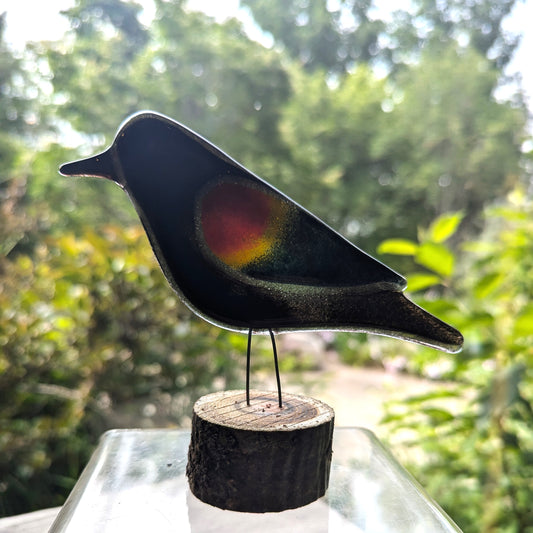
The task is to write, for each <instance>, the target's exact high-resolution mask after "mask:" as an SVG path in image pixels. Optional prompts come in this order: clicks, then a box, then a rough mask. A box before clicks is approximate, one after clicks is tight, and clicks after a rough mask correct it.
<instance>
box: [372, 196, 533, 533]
mask: <svg viewBox="0 0 533 533" xmlns="http://www.w3.org/2000/svg"><path fill="white" fill-rule="evenodd" d="M460 218H461V216H460V215H459V214H452V215H448V216H443V217H441V218H440V219H439V220H438V221H437V222H436V223H434V225H433V226H432V227H431V228H430V230H429V231H427V232H422V234H421V239H420V241H419V242H418V243H414V242H391V241H388V242H385V243H383V245H382V247H381V250H382V251H383V252H391V253H392V252H393V253H405V254H408V255H410V256H411V257H412V258H413V259H414V262H415V263H417V264H418V266H423V267H424V270H423V271H418V272H417V273H416V274H413V275H412V276H409V277H408V281H409V285H408V288H409V287H411V288H412V287H413V286H414V287H417V288H420V289H421V290H422V289H424V293H423V294H424V298H422V300H423V301H422V302H421V303H422V304H423V305H424V306H425V307H426V308H428V309H430V310H432V311H435V312H436V313H437V314H438V315H439V316H441V317H443V318H445V319H447V320H448V321H450V322H451V323H453V324H454V325H456V326H458V327H459V329H460V330H461V331H462V332H463V334H464V336H465V347H464V350H463V352H462V353H460V354H457V355H449V354H442V353H438V352H434V351H430V350H426V349H420V350H417V351H416V353H415V356H414V357H413V358H412V360H411V361H410V362H409V365H410V368H411V369H412V370H414V371H417V372H419V373H423V374H426V375H432V377H434V378H438V379H441V380H445V381H446V383H443V386H442V388H440V389H439V390H438V391H437V392H435V393H431V394H426V395H423V396H418V397H413V398H410V399H407V400H404V401H403V402H401V403H394V404H391V405H389V406H388V414H387V416H386V417H385V422H388V423H389V428H390V429H391V432H392V437H391V438H392V442H393V443H394V444H393V445H394V447H395V448H396V449H400V450H401V449H405V448H407V450H411V451H413V450H416V451H417V452H418V455H417V457H418V460H416V461H415V460H413V455H410V454H408V455H407V458H408V462H409V463H410V468H411V469H412V470H413V472H414V473H415V476H416V477H417V478H418V479H419V480H420V481H421V482H422V484H423V485H424V486H425V487H426V488H427V489H428V490H429V492H430V493H431V494H432V495H434V497H435V498H436V499H437V501H438V502H439V503H440V504H441V505H442V506H443V507H444V508H445V509H446V510H447V511H448V512H449V514H450V515H451V516H452V517H453V518H454V519H455V520H456V521H457V523H458V524H459V526H460V527H461V528H462V529H463V530H464V531H465V533H468V532H474V531H482V532H489V531H502V532H518V531H520V532H526V531H533V510H532V507H531V501H532V500H533V486H532V485H531V479H532V478H533V407H532V404H533V365H532V364H531V363H532V361H533V349H532V341H533V305H532V303H531V301H530V296H531V294H533V276H532V275H531V274H532V272H533V203H532V202H531V200H529V199H527V197H526V196H525V195H524V194H523V193H522V192H521V191H515V192H513V193H512V194H511V195H510V196H509V198H508V201H507V202H506V203H505V204H502V205H499V206H498V207H494V208H491V209H489V210H488V211H487V213H486V229H485V232H484V233H483V235H482V236H481V237H480V238H479V239H478V240H476V241H475V242H470V243H468V244H466V245H464V246H463V247H462V251H461V252H460V254H455V253H453V252H452V250H451V249H450V248H449V247H448V246H447V244H446V241H447V240H448V238H450V237H451V236H452V234H453V232H454V230H455V228H456V226H457V224H458V223H459V222H460ZM424 280H425V281H424ZM417 283H418V285H417ZM452 287H453V288H454V291H453V293H452V291H451V288H452ZM418 301H421V299H418ZM420 453H422V459H420ZM409 458H410V460H409Z"/></svg>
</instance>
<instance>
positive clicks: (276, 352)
mask: <svg viewBox="0 0 533 533" xmlns="http://www.w3.org/2000/svg"><path fill="white" fill-rule="evenodd" d="M268 332H269V333H270V340H271V341H272V351H273V352H274V366H275V367H276V382H277V384H278V405H279V408H280V409H281V408H282V407H283V402H282V400H281V379H280V377H279V365H278V350H277V349H276V341H275V339H274V333H272V330H271V329H270V328H268Z"/></svg>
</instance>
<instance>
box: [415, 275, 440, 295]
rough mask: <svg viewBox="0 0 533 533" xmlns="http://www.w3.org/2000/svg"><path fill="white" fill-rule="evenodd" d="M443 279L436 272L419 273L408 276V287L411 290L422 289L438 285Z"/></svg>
mask: <svg viewBox="0 0 533 533" xmlns="http://www.w3.org/2000/svg"><path fill="white" fill-rule="evenodd" d="M441 281H442V279H441V278H440V276H437V275H436V274H424V273H417V274H411V275H409V276H407V287H408V289H409V291H411V292H416V291H422V290H424V289H427V288H429V287H433V286H434V285H438V284H439V283H440V282H441Z"/></svg>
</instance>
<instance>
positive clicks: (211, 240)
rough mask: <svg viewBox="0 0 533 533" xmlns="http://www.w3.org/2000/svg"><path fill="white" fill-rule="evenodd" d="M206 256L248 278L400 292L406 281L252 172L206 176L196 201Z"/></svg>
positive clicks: (201, 240) (201, 238)
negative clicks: (208, 179)
mask: <svg viewBox="0 0 533 533" xmlns="http://www.w3.org/2000/svg"><path fill="white" fill-rule="evenodd" d="M196 218H197V223H196V227H197V229H198V232H199V236H200V242H201V243H202V247H203V249H204V251H205V253H206V255H207V256H209V257H211V258H212V259H213V260H215V261H216V262H217V263H218V265H219V266H222V267H224V268H226V269H231V270H233V271H234V272H235V274H236V275H238V276H246V277H248V278H249V280H250V281H252V280H254V279H255V280H257V281H258V282H261V281H266V282H275V283H286V284H291V285H311V286H315V287H317V286H318V287H351V288H352V289H357V288H360V290H361V291H364V290H367V289H368V288H370V287H372V288H373V289H375V288H379V289H389V290H394V291H401V290H403V289H404V288H405V285H406V282H405V279H404V278H403V277H402V276H400V275H399V274H397V273H396V272H394V271H393V270H391V269H390V268H388V267H387V266H385V265H384V264H382V263H381V262H379V261H377V260H376V259H374V258H372V257H370V256H369V255H368V254H366V253H365V252H363V251H362V250H360V249H359V248H357V247H356V246H354V245H353V244H351V243H350V242H349V241H348V240H346V239H345V238H344V237H342V236H341V235H339V234H338V233H337V232H335V231H334V230H332V229H331V228H329V227H328V226H327V225H326V224H324V223H323V222H321V221H320V220H319V219H318V218H316V217H315V216H313V215H312V214H310V213H309V212H308V211H306V210H305V209H303V208H302V207H301V206H299V205H298V204H296V203H295V202H293V201H292V200H290V199H289V198H287V197H286V196H284V195H282V194H281V193H279V192H278V191H276V190H275V189H274V188H272V187H270V186H269V185H268V184H266V183H265V182H263V181H261V180H259V179H257V178H255V176H246V177H245V178H242V177H238V176H224V177H221V178H220V179H218V180H215V181H212V182H211V183H210V184H209V186H208V187H207V188H205V189H204V190H203V191H202V193H201V194H200V197H199V201H198V205H197V216H196Z"/></svg>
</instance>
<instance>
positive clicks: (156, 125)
mask: <svg viewBox="0 0 533 533" xmlns="http://www.w3.org/2000/svg"><path fill="white" fill-rule="evenodd" d="M60 172H61V173H62V174H64V175H69V176H71V175H79V176H100V177H104V178H107V179H109V180H112V181H114V182H116V183H117V184H118V185H119V186H120V187H122V188H123V189H124V190H125V191H126V192H127V193H128V195H129V197H130V199H131V201H132V202H133V204H134V206H135V209H136V210H137V213H138V214H139V217H140V219H141V221H142V223H143V225H144V228H145V230H146V233H147V234H148V237H149V240H150V243H151V245H152V247H153V249H154V252H155V255H156V257H157V259H158V261H159V264H160V265H161V268H162V270H163V272H164V274H165V276H166V278H167V280H168V282H169V283H170V285H171V286H172V287H173V289H174V290H175V291H176V292H177V293H178V294H179V296H180V297H181V298H182V299H183V301H184V302H185V303H186V304H187V305H188V306H189V307H190V308H191V309H192V310H193V311H195V312H196V313H197V314H198V315H200V316H201V317H203V318H204V319H206V320H208V321H209V322H212V323H213V324H216V325H218V326H221V327H223V328H227V329H230V330H236V331H246V332H248V334H249V341H250V338H251V334H252V332H254V333H267V334H268V333H270V335H271V336H272V340H273V339H274V337H273V335H272V332H273V331H274V332H282V331H291V330H320V329H328V330H344V331H354V332H367V333H377V334H382V335H388V336H392V337H397V338H401V339H406V340H410V341H414V342H417V343H420V344H425V345H429V346H433V347H436V348H440V349H443V350H447V351H451V352H455V351H458V350H459V349H460V348H461V345H462V343H463V338H462V336H461V334H460V333H459V332H458V331H457V330H456V329H454V328H452V327H451V326H449V325H447V324H445V323H444V322H442V321H441V320H439V319H437V318H436V317H434V316H432V315H431V314H429V313H428V312H426V311H424V310H423V309H422V308H420V307H418V306H417V305H415V304H414V303H412V302H411V301H410V300H408V299H407V298H406V297H405V296H404V294H403V292H402V291H403V290H404V289H405V288H406V281H405V279H404V278H403V277H402V276H400V275H399V274H397V273H396V272H394V271H393V270H391V269H390V268H388V267H387V266H385V265H384V264H382V263H381V262H379V261H377V260H376V259H374V258H372V257H370V256H369V255H367V254H366V253H365V252H363V251H362V250H360V249H358V248H357V247H356V246H354V245H353V244H351V243H350V242H349V241H348V240H346V239H345V238H344V237H342V236H341V235H340V234H338V233H337V232H335V231H334V230H332V229H331V228H329V227H328V226H327V225H326V224H324V223H323V222H322V221H320V220H319V219H318V218H316V217H315V216H314V215H312V214H311V213H309V212H308V211H306V210H305V209H304V208H302V207H301V206H299V205H298V204H297V203H295V202H294V201H292V200H291V199H290V198H288V197H287V196H285V195H284V194H282V193H281V192H279V191H278V190H276V189H275V188H274V187H272V186H271V185H269V184H268V183H267V182H265V181H263V180H262V179H260V178H259V177H257V176H255V175H254V174H252V173H251V172H250V171H249V170H247V169H246V168H244V167H243V166H241V165H240V164H239V163H237V162H236V161H234V160H233V159H231V158H230V157H229V156H227V155H226V154H225V153H223V152H222V151H221V150H219V149H218V148H217V147H215V146H213V145H212V144H211V143H209V142H208V141H206V140H205V139H204V138H202V137H201V136H199V135H197V134H196V133H194V132H193V131H191V130H190V129H188V128H186V127H185V126H183V125H182V124H179V123H178V122H175V121H173V120H171V119H169V118H167V117H165V116H163V115H160V114H157V113H154V112H142V113H138V114H136V115H133V116H132V117H130V118H129V119H128V120H127V121H126V122H125V123H124V124H123V125H122V126H121V128H120V129H119V131H118V133H117V136H116V138H115V140H114V142H113V144H112V145H111V146H110V148H108V149H107V150H106V151H104V152H103V153H101V154H99V155H96V156H94V157H91V158H88V159H84V160H81V161H75V162H72V163H67V164H64V165H63V166H62V167H61V169H60ZM273 344H274V343H273ZM249 345H250V344H249ZM274 353H275V345H274ZM248 376H249V350H248V369H247V377H248ZM248 383H249V382H248V379H247V390H248ZM278 390H279V379H278ZM280 400H281V393H280Z"/></svg>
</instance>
